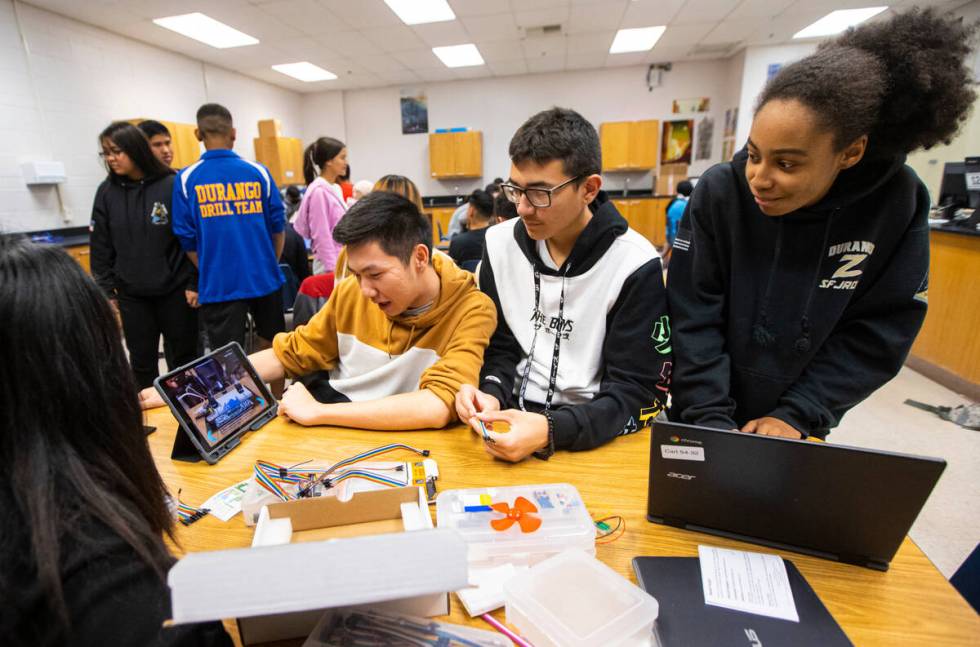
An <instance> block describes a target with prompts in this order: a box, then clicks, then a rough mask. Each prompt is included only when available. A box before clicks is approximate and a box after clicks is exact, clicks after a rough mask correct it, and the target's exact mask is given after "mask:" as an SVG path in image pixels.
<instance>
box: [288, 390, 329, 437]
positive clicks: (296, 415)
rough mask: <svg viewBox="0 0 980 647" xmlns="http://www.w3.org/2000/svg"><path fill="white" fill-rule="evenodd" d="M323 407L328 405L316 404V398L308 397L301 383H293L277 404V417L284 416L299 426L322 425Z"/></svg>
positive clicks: (307, 392)
mask: <svg viewBox="0 0 980 647" xmlns="http://www.w3.org/2000/svg"><path fill="white" fill-rule="evenodd" d="M325 406H328V405H325V404H323V403H322V402H317V400H316V398H314V397H313V396H312V395H310V392H309V391H308V390H307V389H306V386H304V385H303V383H302V382H293V383H292V384H290V385H289V388H287V389H286V391H285V393H283V394H282V400H281V401H280V402H279V415H281V416H286V417H287V418H289V419H290V420H292V421H293V422H298V423H299V424H301V425H305V426H309V425H319V424H323V422H322V418H323V408H324V407H325Z"/></svg>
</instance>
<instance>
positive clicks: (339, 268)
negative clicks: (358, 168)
mask: <svg viewBox="0 0 980 647" xmlns="http://www.w3.org/2000/svg"><path fill="white" fill-rule="evenodd" d="M375 191H384V192H386V193H396V194H398V195H400V196H402V197H404V198H408V199H409V200H410V201H411V202H412V203H413V204H414V205H415V206H416V207H417V208H418V210H419V212H420V213H423V212H424V209H423V207H422V194H421V193H420V192H419V188H418V187H417V186H415V182H412V181H411V180H409V179H408V178H407V177H405V176H404V175H384V176H382V177H381V179H379V180H378V181H377V182H375V183H374V188H373V189H372V190H371V193H373V192H375ZM349 274H350V271H349V270H348V268H347V249H346V248H341V250H340V254H339V255H338V257H337V265H336V269H335V270H334V279H335V280H336V281H337V282H340V280H341V279H345V278H347V276H348V275H349Z"/></svg>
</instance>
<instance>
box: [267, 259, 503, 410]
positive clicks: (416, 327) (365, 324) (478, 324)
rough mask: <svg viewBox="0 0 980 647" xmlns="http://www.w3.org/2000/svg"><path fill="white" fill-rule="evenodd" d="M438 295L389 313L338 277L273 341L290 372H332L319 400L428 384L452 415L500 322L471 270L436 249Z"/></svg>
mask: <svg viewBox="0 0 980 647" xmlns="http://www.w3.org/2000/svg"><path fill="white" fill-rule="evenodd" d="M432 266H433V268H434V269H435V271H436V273H437V274H438V275H439V280H440V291H439V298H438V299H437V300H436V302H435V303H434V304H433V306H432V308H431V309H429V310H427V311H426V312H424V313H422V314H418V315H414V316H407V315H404V314H403V315H399V316H397V317H394V318H389V317H388V316H387V315H385V313H384V312H382V311H381V308H379V307H378V306H376V305H375V304H374V303H372V302H371V300H370V299H368V298H366V297H365V296H364V295H363V294H362V293H361V288H360V286H359V285H358V282H357V280H356V279H355V278H354V277H352V276H350V277H348V278H347V279H345V280H343V281H341V282H340V283H339V284H338V285H337V287H336V289H334V291H333V293H332V294H331V295H330V299H329V300H328V301H327V303H326V305H325V306H323V308H321V309H320V311H319V312H318V313H317V314H316V315H314V316H313V318H312V319H311V320H310V322H309V323H308V324H307V325H305V326H300V327H298V328H297V329H296V330H295V331H293V332H291V333H280V334H278V335H276V337H275V339H274V340H273V344H272V347H273V349H274V351H275V353H276V357H277V358H278V359H279V361H280V362H282V365H283V366H284V367H285V369H286V373H287V374H288V375H289V376H290V377H301V376H308V375H311V374H314V373H317V372H319V371H328V372H329V383H326V382H324V381H319V382H318V383H317V387H316V388H315V389H313V388H311V393H313V395H314V396H315V397H316V399H317V400H319V401H320V402H328V403H329V402H359V401H365V400H375V399H379V398H384V397H387V396H390V395H396V394H399V393H411V392H413V391H418V390H424V389H428V390H430V391H431V392H432V393H433V394H435V395H436V396H437V397H438V398H439V399H440V400H442V401H443V403H445V405H446V406H447V408H448V409H449V411H450V415H451V416H452V418H453V419H454V420H455V418H456V407H455V406H454V402H455V398H456V392H457V391H458V390H459V388H460V386H462V385H463V384H475V383H476V378H477V375H478V374H479V372H480V364H481V363H482V361H483V351H484V349H485V348H486V346H487V342H488V341H489V339H490V334H491V333H492V332H493V329H494V326H495V324H496V316H495V313H494V309H493V304H492V303H491V302H490V299H488V298H487V297H486V295H484V294H482V293H481V292H480V291H479V290H477V289H476V282H475V281H474V279H473V275H472V274H470V273H469V272H466V271H463V270H461V269H459V268H458V267H456V265H455V264H454V263H453V261H452V259H451V258H449V257H448V256H446V255H445V254H433V256H432Z"/></svg>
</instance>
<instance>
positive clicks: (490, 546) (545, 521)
mask: <svg viewBox="0 0 980 647" xmlns="http://www.w3.org/2000/svg"><path fill="white" fill-rule="evenodd" d="M519 499H523V501H524V503H518V500H519ZM494 506H496V507H494ZM505 510H506V511H508V512H510V514H508V512H504V511H505ZM508 517H510V519H512V521H510V523H509V524H508ZM535 518H536V519H539V520H540V524H537V522H535V521H533V519H535ZM436 523H437V525H438V526H439V527H440V528H453V529H455V530H456V531H458V532H459V534H460V535H462V537H463V539H464V540H465V541H466V543H467V545H468V547H469V551H468V559H469V562H470V565H471V566H495V565H499V564H504V563H510V564H515V565H532V564H536V563H538V562H540V561H542V560H545V559H547V558H548V557H551V556H553V555H556V554H558V553H560V552H562V551H564V550H568V549H570V548H575V549H578V550H581V551H583V552H586V553H588V554H590V555H595V526H594V525H593V523H592V517H590V516H589V511H588V510H586V508H585V504H584V503H582V497H581V496H580V495H579V493H578V490H576V489H575V487H574V486H572V485H569V484H568V483H552V484H547V485H518V486H509V487H490V488H473V489H467V490H446V491H444V492H441V493H440V494H439V496H438V498H437V499H436ZM504 526H506V527H504Z"/></svg>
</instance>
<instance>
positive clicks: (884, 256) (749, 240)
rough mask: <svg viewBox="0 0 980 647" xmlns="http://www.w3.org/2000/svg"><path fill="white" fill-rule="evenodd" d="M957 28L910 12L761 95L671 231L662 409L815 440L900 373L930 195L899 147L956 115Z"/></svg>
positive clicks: (919, 297) (912, 146) (935, 137)
mask: <svg viewBox="0 0 980 647" xmlns="http://www.w3.org/2000/svg"><path fill="white" fill-rule="evenodd" d="M972 31H973V28H972V27H967V26H965V25H963V23H962V22H961V21H960V20H959V19H956V18H952V17H946V16H944V15H941V14H938V13H935V12H932V11H924V12H919V11H917V10H913V11H910V12H908V13H906V14H902V15H898V16H896V17H894V18H892V19H891V20H888V21H886V22H877V23H872V24H868V25H865V26H862V27H859V28H857V29H853V30H850V31H848V32H847V33H845V34H844V35H842V36H841V37H839V38H837V39H835V40H833V41H829V42H827V43H824V44H823V45H821V46H820V48H819V49H818V50H817V51H816V52H815V53H814V54H812V55H811V56H808V57H806V58H804V59H803V60H801V61H799V62H797V63H794V64H792V65H789V66H787V67H785V68H783V70H782V71H781V72H780V73H779V74H778V75H777V76H776V77H775V78H774V79H773V80H772V81H771V82H770V83H769V85H768V86H767V87H766V88H765V90H764V91H763V92H762V95H761V97H760V99H759V102H758V108H757V109H756V112H755V115H754V118H753V122H752V129H751V132H750V134H749V141H748V145H747V146H746V148H745V149H744V150H743V151H742V152H740V153H739V154H737V155H736V156H735V158H734V159H733V160H732V161H731V162H726V163H724V164H719V165H717V166H715V167H713V168H712V169H710V170H709V171H708V172H707V173H705V174H704V175H703V176H702V177H701V179H700V180H699V181H698V184H697V186H696V187H695V189H694V194H693V195H692V197H691V201H690V203H689V204H688V207H687V212H686V214H685V215H684V218H683V220H682V221H681V224H680V227H679V229H678V232H677V237H676V239H675V241H674V247H673V249H674V252H673V259H672V260H671V262H670V272H669V276H668V280H667V298H668V303H669V306H670V316H671V321H672V323H673V326H674V330H673V333H674V340H673V350H674V373H673V383H672V385H671V394H672V398H673V402H672V405H671V409H670V417H671V419H673V420H676V421H680V422H684V423H689V424H697V425H705V426H710V427H718V428H722V429H740V430H741V431H743V432H748V433H756V434H762V435H770V436H785V437H790V438H800V437H801V436H802V437H806V436H816V437H820V438H822V437H824V436H826V435H827V433H828V431H829V430H830V429H831V428H832V427H835V426H836V425H837V424H838V423H839V422H840V419H841V417H842V416H843V415H844V413H845V412H847V411H848V410H849V409H850V408H851V407H853V406H854V405H856V404H857V403H858V402H860V401H861V400H863V399H864V398H866V397H868V396H869V395H870V394H871V393H872V392H874V391H875V390H876V389H878V388H879V387H880V386H882V385H883V384H884V383H885V382H887V381H888V380H890V379H891V378H892V377H893V376H894V375H895V374H896V373H897V372H898V370H899V368H900V367H901V366H902V363H903V362H904V361H905V357H906V356H907V355H908V352H909V348H910V347H911V346H912V342H913V340H914V339H915V336H916V333H918V331H919V327H920V326H921V325H922V321H923V319H924V318H925V314H926V290H927V285H928V271H929V226H928V222H927V217H928V213H929V194H928V192H927V191H926V188H925V186H924V185H923V184H922V182H921V181H920V180H919V178H918V177H916V174H915V172H914V171H913V170H912V169H910V168H909V167H908V166H906V165H905V156H906V154H907V153H909V152H911V151H913V150H916V149H918V148H923V147H925V148H929V147H931V146H933V145H935V144H938V143H940V142H944V141H949V139H950V138H952V136H953V135H954V134H955V133H956V131H957V129H958V127H959V125H960V124H961V123H962V121H963V119H964V118H965V115H966V114H967V113H968V111H969V108H970V106H971V104H972V103H973V101H974V98H975V92H974V91H973V90H972V89H971V88H970V85H969V79H970V78H971V75H972V72H971V71H970V70H969V69H968V68H967V67H966V66H965V65H964V59H965V57H966V55H967V53H968V52H969V51H970V48H969V41H970V36H971V32H972Z"/></svg>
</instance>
